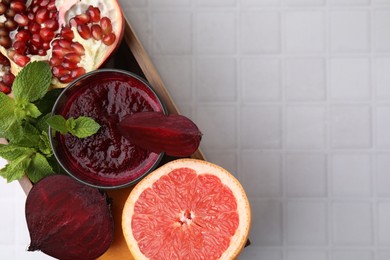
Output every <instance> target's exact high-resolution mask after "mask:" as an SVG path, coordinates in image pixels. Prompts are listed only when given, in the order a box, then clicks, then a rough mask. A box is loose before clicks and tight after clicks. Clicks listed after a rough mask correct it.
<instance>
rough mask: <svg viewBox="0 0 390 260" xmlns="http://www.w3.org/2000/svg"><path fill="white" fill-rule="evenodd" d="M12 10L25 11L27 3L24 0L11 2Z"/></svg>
mask: <svg viewBox="0 0 390 260" xmlns="http://www.w3.org/2000/svg"><path fill="white" fill-rule="evenodd" d="M9 7H10V8H11V9H12V10H15V12H17V13H21V12H24V11H25V10H26V5H25V4H24V3H22V2H16V1H15V2H11V4H10V6H9Z"/></svg>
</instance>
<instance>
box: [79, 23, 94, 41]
mask: <svg viewBox="0 0 390 260" xmlns="http://www.w3.org/2000/svg"><path fill="white" fill-rule="evenodd" d="M77 32H78V33H79V34H80V36H81V38H83V39H84V40H88V39H89V38H91V29H89V27H88V25H85V24H81V25H78V26H77Z"/></svg>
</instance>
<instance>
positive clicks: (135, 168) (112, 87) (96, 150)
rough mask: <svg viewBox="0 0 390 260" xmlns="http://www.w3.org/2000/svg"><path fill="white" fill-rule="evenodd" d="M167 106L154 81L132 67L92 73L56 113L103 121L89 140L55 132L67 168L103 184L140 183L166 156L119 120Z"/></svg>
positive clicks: (63, 98) (91, 182) (57, 153)
mask: <svg viewBox="0 0 390 260" xmlns="http://www.w3.org/2000/svg"><path fill="white" fill-rule="evenodd" d="M143 111H157V112H162V113H164V114H166V113H167V112H166V109H165V107H164V105H163V103H162V102H161V100H160V99H159V97H158V96H157V94H156V93H155V92H154V90H153V89H152V87H150V86H149V84H148V83H147V82H146V81H145V80H143V79H142V78H140V77H139V76H137V75H135V74H132V73H130V72H127V71H122V70H116V69H101V70H96V71H93V72H90V73H87V74H85V75H83V76H81V77H80V78H78V79H77V80H76V81H74V82H72V83H71V84H70V85H69V86H68V87H66V88H65V89H64V90H63V92H62V93H61V95H60V96H59V97H58V99H57V101H56V103H55V105H54V107H53V111H52V112H53V114H59V115H62V116H64V117H65V118H70V117H73V118H77V117H79V116H88V117H91V118H93V119H94V120H95V121H96V122H98V123H99V124H100V125H101V128H100V129H99V131H98V132H97V133H96V134H94V135H92V136H90V137H86V138H83V139H80V138H77V137H75V136H73V135H71V134H66V135H62V134H60V133H55V134H53V133H52V129H50V133H49V134H50V137H51V145H52V148H53V152H54V155H55V157H56V158H57V160H58V161H59V163H60V164H61V166H62V167H63V168H64V169H65V171H66V172H67V173H68V174H69V175H71V176H73V177H74V178H76V179H77V180H79V181H81V182H83V183H85V184H88V185H91V186H94V187H98V188H104V189H109V188H121V187H125V186H128V185H131V184H134V183H136V182H137V181H138V180H140V179H141V178H142V177H143V176H145V175H146V174H147V173H149V172H150V171H151V170H153V169H154V168H155V167H156V166H157V165H158V163H159V162H160V160H161V158H162V156H163V154H156V153H152V152H149V151H147V150H145V149H142V148H140V147H138V146H136V145H135V144H132V143H131V142H129V141H128V140H127V139H126V138H124V137H122V136H121V135H120V133H119V131H118V130H117V127H116V125H117V123H118V122H120V121H121V120H122V118H123V117H125V116H126V115H129V114H133V113H137V112H143Z"/></svg>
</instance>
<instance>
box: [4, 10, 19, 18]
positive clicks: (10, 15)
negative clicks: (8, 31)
mask: <svg viewBox="0 0 390 260" xmlns="http://www.w3.org/2000/svg"><path fill="white" fill-rule="evenodd" d="M15 14H16V12H15V10H12V9H8V10H7V12H5V17H7V18H12V17H14V16H15Z"/></svg>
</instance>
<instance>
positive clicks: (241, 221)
mask: <svg viewBox="0 0 390 260" xmlns="http://www.w3.org/2000/svg"><path fill="white" fill-rule="evenodd" d="M250 223H251V210H250V206H249V202H248V198H247V196H246V194H245V191H244V189H243V188H242V186H241V185H240V183H239V182H238V181H237V180H236V179H235V178H234V177H233V176H232V175H231V174H230V173H229V172H228V171H226V170H225V169H223V168H221V167H219V166H217V165H215V164H212V163H209V162H206V161H202V160H196V159H178V160H175V161H172V162H169V163H167V164H165V165H163V166H162V167H160V168H158V169H156V170H155V171H153V172H152V173H150V174H149V175H148V176H147V177H145V178H144V179H143V180H142V181H141V182H139V183H138V184H137V185H136V186H135V187H134V189H133V190H132V192H131V193H130V195H129V197H128V199H127V201H126V203H125V206H124V210H123V215H122V228H123V233H124V237H125V239H126V243H127V245H128V247H129V249H130V251H131V253H132V255H133V256H134V258H135V259H159V260H161V259H233V258H235V257H236V256H237V255H238V254H239V253H240V252H241V250H242V248H243V247H244V246H245V243H246V241H247V238H248V234H249V229H250Z"/></svg>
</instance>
